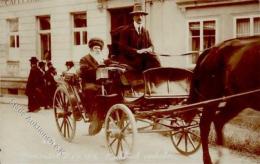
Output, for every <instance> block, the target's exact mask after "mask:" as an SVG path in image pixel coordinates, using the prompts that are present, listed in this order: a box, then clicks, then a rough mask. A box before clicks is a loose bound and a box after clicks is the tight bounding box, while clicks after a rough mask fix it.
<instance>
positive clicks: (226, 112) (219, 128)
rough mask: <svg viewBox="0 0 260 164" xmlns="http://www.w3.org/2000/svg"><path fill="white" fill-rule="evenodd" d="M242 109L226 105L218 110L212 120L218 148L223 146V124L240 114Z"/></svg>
mask: <svg viewBox="0 0 260 164" xmlns="http://www.w3.org/2000/svg"><path fill="white" fill-rule="evenodd" d="M241 110H242V109H241V108H239V107H235V105H234V106H232V105H231V104H227V106H226V107H225V108H223V109H221V110H220V112H219V113H217V114H216V116H215V119H214V126H215V130H216V136H217V137H216V143H217V145H218V146H223V145H224V138H223V128H224V126H225V124H226V123H227V122H228V121H230V120H231V119H232V118H234V117H235V116H236V115H238V114H239V113H240V111H241ZM218 153H219V158H221V156H222V152H221V149H219V151H218Z"/></svg>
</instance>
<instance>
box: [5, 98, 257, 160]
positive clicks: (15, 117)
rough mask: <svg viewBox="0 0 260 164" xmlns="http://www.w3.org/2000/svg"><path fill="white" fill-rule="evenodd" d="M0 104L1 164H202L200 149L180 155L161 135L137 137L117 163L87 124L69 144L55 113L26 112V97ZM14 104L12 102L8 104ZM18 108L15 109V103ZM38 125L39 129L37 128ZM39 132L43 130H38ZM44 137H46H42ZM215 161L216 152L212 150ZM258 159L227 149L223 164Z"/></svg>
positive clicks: (80, 125)
mask: <svg viewBox="0 0 260 164" xmlns="http://www.w3.org/2000/svg"><path fill="white" fill-rule="evenodd" d="M1 100H2V101H1V102H2V104H0V149H1V151H0V163H1V164H71V163H72V164H83V163H90V164H103V163H104V164H105V163H106V164H110V163H111V164H114V163H115V164H117V163H124V164H135V163H137V164H146V163H147V164H148V163H149V164H152V163H162V164H186V163H187V164H201V163H202V158H201V157H202V151H201V148H200V150H199V151H197V152H196V153H195V154H193V155H190V156H184V155H181V154H180V153H179V152H177V151H176V150H175V148H174V147H173V145H172V143H171V140H170V138H169V137H166V136H163V135H161V134H154V133H152V134H138V136H137V139H136V141H135V142H136V145H137V146H136V149H135V154H134V155H133V156H132V157H130V158H129V159H127V160H125V161H123V162H122V161H121V162H119V161H116V160H115V159H114V158H113V156H112V155H111V154H110V153H109V151H108V149H107V148H106V146H105V143H106V141H105V135H104V130H102V131H101V132H100V133H99V134H97V135H95V136H88V135H87V128H88V124H86V123H84V122H83V121H81V122H77V129H76V136H75V138H74V140H73V141H72V142H71V143H69V142H67V141H64V140H63V139H62V137H61V136H60V134H59V133H58V130H57V127H56V123H55V120H54V114H53V110H44V109H43V110H40V111H38V112H37V113H27V112H26V111H27V106H26V105H25V104H24V102H27V99H26V98H20V99H19V98H16V99H15V98H14V97H12V98H5V102H4V101H3V99H1ZM10 101H11V102H12V103H9V102H10ZM14 103H17V104H18V105H16V106H14V105H13V104H14ZM36 124H37V128H36V126H34V125H36ZM39 129H41V130H40V131H39ZM43 134H44V136H43ZM210 152H211V155H212V157H213V160H216V159H217V150H216V149H215V148H214V147H211V149H210ZM257 162H259V161H257V160H256V159H253V158H250V157H247V156H243V155H241V154H238V153H237V152H233V151H230V150H227V149H224V150H223V157H222V158H221V162H220V163H221V164H230V163H236V164H251V163H252V164H254V163H257Z"/></svg>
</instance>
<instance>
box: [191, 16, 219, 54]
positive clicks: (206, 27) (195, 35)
mask: <svg viewBox="0 0 260 164" xmlns="http://www.w3.org/2000/svg"><path fill="white" fill-rule="evenodd" d="M189 33H190V50H191V51H202V50H203V49H206V48H209V47H211V46H213V45H214V44H215V43H216V22H215V20H210V21H197V22H189Z"/></svg>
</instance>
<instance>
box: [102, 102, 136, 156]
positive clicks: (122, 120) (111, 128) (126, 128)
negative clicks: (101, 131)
mask: <svg viewBox="0 0 260 164" xmlns="http://www.w3.org/2000/svg"><path fill="white" fill-rule="evenodd" d="M105 130H106V132H105V133H106V142H107V147H108V149H109V151H110V152H112V153H113V154H114V155H115V156H116V158H117V159H118V160H124V159H126V158H127V157H128V156H129V155H130V154H131V153H132V152H133V149H134V146H135V144H134V143H135V137H136V134H137V129H136V122H135V118H134V116H133V114H132V112H131V110H130V109H129V108H128V107H127V106H125V105H123V104H116V105H113V106H112V107H111V108H110V109H109V111H108V113H107V115H106V120H105Z"/></svg>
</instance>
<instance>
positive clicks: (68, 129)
mask: <svg viewBox="0 0 260 164" xmlns="http://www.w3.org/2000/svg"><path fill="white" fill-rule="evenodd" d="M67 133H68V137H70V127H69V121H68V122H67Z"/></svg>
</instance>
